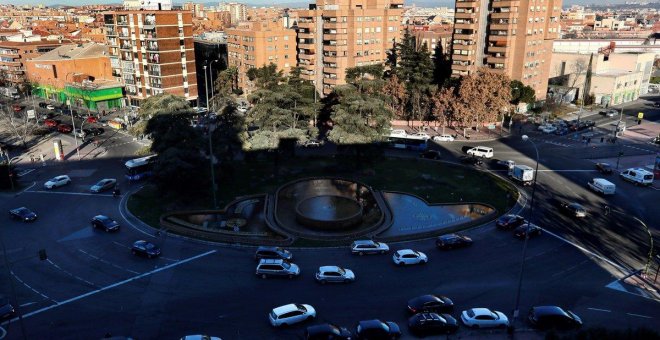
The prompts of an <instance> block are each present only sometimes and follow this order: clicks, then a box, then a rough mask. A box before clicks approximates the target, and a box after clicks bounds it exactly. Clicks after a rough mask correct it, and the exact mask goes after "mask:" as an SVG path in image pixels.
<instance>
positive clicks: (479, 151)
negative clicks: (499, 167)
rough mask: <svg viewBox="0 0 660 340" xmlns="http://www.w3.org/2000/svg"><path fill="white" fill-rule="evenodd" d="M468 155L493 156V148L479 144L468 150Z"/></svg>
mask: <svg viewBox="0 0 660 340" xmlns="http://www.w3.org/2000/svg"><path fill="white" fill-rule="evenodd" d="M467 154H468V155H471V156H474V157H484V158H493V155H494V153H493V148H489V147H487V146H477V147H474V148H472V149H470V150H468V151H467Z"/></svg>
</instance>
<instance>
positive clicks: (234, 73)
mask: <svg viewBox="0 0 660 340" xmlns="http://www.w3.org/2000/svg"><path fill="white" fill-rule="evenodd" d="M214 86H215V93H217V95H223V96H230V95H232V94H237V91H238V90H239V88H238V69H237V68H236V67H234V66H232V67H229V68H227V69H226V70H223V71H222V72H220V73H219V74H218V77H217V78H216V80H215V85H214Z"/></svg>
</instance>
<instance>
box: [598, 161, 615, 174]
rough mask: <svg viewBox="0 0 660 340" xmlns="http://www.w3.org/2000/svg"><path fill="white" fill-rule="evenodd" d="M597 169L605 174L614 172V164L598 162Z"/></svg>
mask: <svg viewBox="0 0 660 340" xmlns="http://www.w3.org/2000/svg"><path fill="white" fill-rule="evenodd" d="M596 170H598V171H599V172H600V173H602V174H605V175H610V174H611V173H612V165H611V164H610V163H596Z"/></svg>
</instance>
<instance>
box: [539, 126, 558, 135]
mask: <svg viewBox="0 0 660 340" xmlns="http://www.w3.org/2000/svg"><path fill="white" fill-rule="evenodd" d="M540 130H541V132H543V133H548V134H550V133H554V132H555V131H557V127H556V126H554V125H545V126H542V129H540Z"/></svg>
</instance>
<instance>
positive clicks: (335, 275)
mask: <svg viewBox="0 0 660 340" xmlns="http://www.w3.org/2000/svg"><path fill="white" fill-rule="evenodd" d="M316 281H318V282H320V283H322V284H323V283H326V282H344V283H349V282H353V281H355V274H354V273H353V271H352V270H350V269H347V268H342V267H339V266H322V267H319V271H318V272H316Z"/></svg>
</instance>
